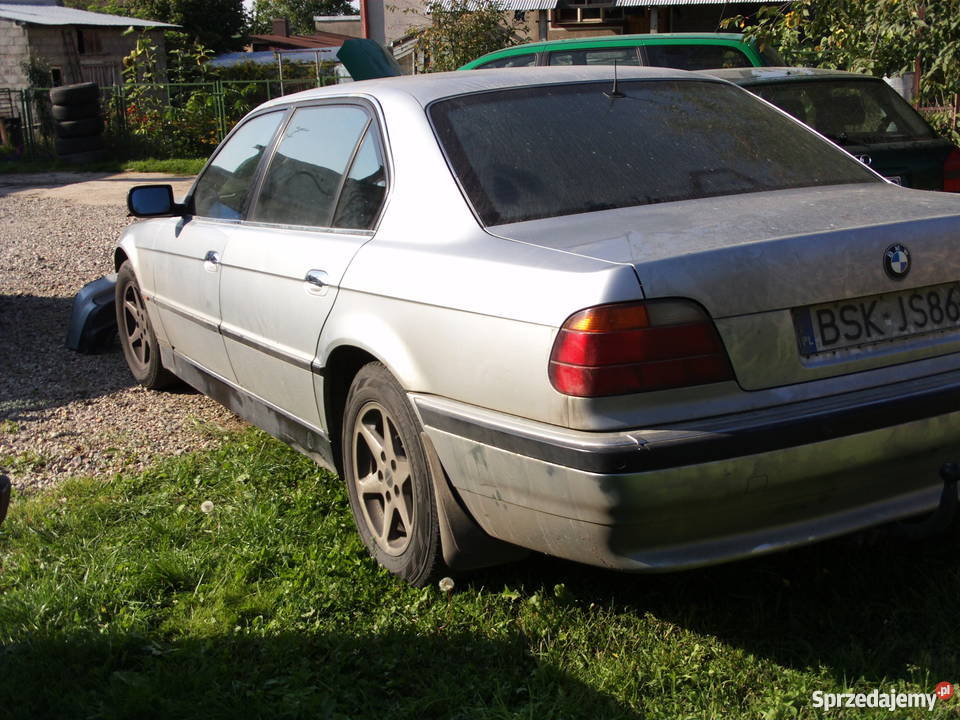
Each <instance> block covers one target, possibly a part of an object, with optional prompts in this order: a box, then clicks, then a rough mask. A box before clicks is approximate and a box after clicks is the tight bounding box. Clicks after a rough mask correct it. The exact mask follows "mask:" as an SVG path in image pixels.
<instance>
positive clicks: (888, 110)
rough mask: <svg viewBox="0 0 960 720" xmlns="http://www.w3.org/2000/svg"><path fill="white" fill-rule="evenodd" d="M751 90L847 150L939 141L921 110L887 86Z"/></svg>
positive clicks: (836, 83)
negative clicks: (861, 145) (911, 142)
mask: <svg viewBox="0 0 960 720" xmlns="http://www.w3.org/2000/svg"><path fill="white" fill-rule="evenodd" d="M750 90H751V92H754V93H756V94H757V95H759V96H760V97H762V98H763V99H764V100H767V101H768V102H771V103H773V104H774V105H776V106H777V107H779V108H781V109H782V110H785V111H786V112H788V113H790V114H791V115H793V116H794V117H795V118H797V119H798V120H800V121H801V122H804V123H806V124H807V125H809V126H810V127H812V128H815V129H816V130H817V131H818V132H821V133H823V134H824V135H826V136H827V137H828V138H830V139H831V140H833V141H834V142H837V143H839V144H841V145H844V144H847V145H853V144H858V143H870V144H874V143H885V142H902V141H905V140H929V139H932V138H935V137H937V135H936V133H935V132H934V131H933V129H932V128H931V127H930V126H929V125H927V122H926V121H925V120H924V119H923V118H922V117H920V115H919V114H918V113H917V111H916V110H914V109H913V108H912V107H910V104H909V103H907V101H906V100H904V99H903V98H902V97H900V96H899V95H897V93H896V92H895V91H894V90H893V88H891V87H890V86H889V85H887V84H886V83H883V82H875V81H873V80H857V79H853V80H818V81H811V82H802V81H801V82H785V83H782V84H780V85H773V84H771V85H757V86H755V87H751V88H750Z"/></svg>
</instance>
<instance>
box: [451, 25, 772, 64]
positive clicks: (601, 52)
mask: <svg viewBox="0 0 960 720" xmlns="http://www.w3.org/2000/svg"><path fill="white" fill-rule="evenodd" d="M614 63H616V64H617V65H653V66H656V67H669V68H676V69H679V70H708V69H713V68H738V67H762V66H765V65H782V64H783V61H782V60H781V59H780V58H779V57H778V56H777V54H776V53H775V52H774V51H773V50H772V49H771V48H761V47H759V46H758V45H757V44H756V43H755V42H754V41H752V40H745V39H744V37H743V35H741V34H739V33H661V34H657V33H648V34H644V35H612V36H605V37H588V38H572V39H567V40H546V41H542V42H534V43H526V44H525V45H515V46H514V47H509V48H504V49H503V50H497V51H495V52H492V53H487V54H486V55H483V56H481V57H478V58H477V59H476V60H472V61H470V62H468V63H467V64H466V65H464V66H463V67H461V68H460V69H461V70H479V69H486V68H504V67H532V66H534V65H613V64H614Z"/></svg>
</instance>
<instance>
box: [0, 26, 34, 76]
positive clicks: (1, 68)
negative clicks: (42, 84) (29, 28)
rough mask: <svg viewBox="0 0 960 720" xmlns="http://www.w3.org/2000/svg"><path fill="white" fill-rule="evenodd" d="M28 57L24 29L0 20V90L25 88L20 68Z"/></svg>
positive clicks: (23, 74)
mask: <svg viewBox="0 0 960 720" xmlns="http://www.w3.org/2000/svg"><path fill="white" fill-rule="evenodd" d="M29 57H30V50H29V45H28V43H27V32H26V28H25V27H24V26H22V25H18V24H17V23H15V22H13V21H12V20H0V88H13V89H14V90H22V89H23V88H25V87H27V84H28V83H27V76H26V74H25V73H24V72H23V68H22V67H21V66H22V64H23V63H24V62H26V60H27V59H28V58H29Z"/></svg>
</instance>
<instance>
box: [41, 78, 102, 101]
mask: <svg viewBox="0 0 960 720" xmlns="http://www.w3.org/2000/svg"><path fill="white" fill-rule="evenodd" d="M99 98H100V88H99V87H98V86H97V84H96V83H92V82H85V83H77V84H76V85H62V86H61V87H56V88H52V89H51V90H50V102H52V103H54V104H55V105H81V104H83V103H90V102H94V101H95V100H98V99H99Z"/></svg>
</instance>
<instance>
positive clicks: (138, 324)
mask: <svg viewBox="0 0 960 720" xmlns="http://www.w3.org/2000/svg"><path fill="white" fill-rule="evenodd" d="M115 307H116V310H117V335H118V336H119V338H120V347H121V348H122V349H123V357H124V358H125V359H126V361H127V367H129V368H130V372H131V374H132V375H133V377H134V379H135V380H136V381H137V382H138V383H140V384H141V385H143V386H144V387H145V388H147V389H148V390H160V389H162V388H166V387H170V386H171V385H174V384H176V383H177V378H176V376H175V375H173V374H172V373H170V372H169V371H167V370H164V368H163V365H162V364H161V363H160V348H159V345H158V343H157V336H156V334H155V333H154V332H153V326H152V325H151V324H150V316H149V315H148V314H147V308H146V306H145V305H144V302H143V294H142V293H141V292H140V284H139V283H138V282H137V276H136V275H135V274H134V272H133V266H132V265H131V264H130V261H129V260H127V261H126V262H124V263H123V265H121V266H120V270H119V271H118V272H117V294H116V300H115Z"/></svg>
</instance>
